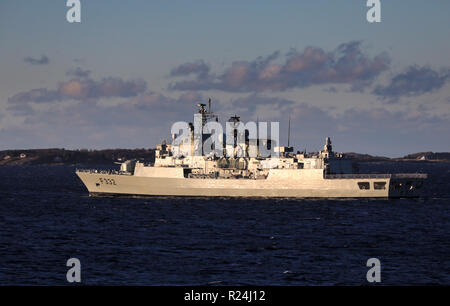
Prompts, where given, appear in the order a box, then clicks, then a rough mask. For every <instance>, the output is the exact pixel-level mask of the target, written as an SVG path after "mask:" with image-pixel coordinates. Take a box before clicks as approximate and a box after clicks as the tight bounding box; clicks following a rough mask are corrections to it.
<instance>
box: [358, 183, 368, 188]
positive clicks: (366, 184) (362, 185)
mask: <svg viewBox="0 0 450 306" xmlns="http://www.w3.org/2000/svg"><path fill="white" fill-rule="evenodd" d="M358 187H359V189H362V190H369V189H370V183H369V182H358Z"/></svg>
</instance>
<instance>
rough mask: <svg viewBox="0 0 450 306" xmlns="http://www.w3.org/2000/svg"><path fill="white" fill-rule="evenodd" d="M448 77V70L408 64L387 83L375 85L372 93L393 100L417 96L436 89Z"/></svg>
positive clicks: (449, 74) (449, 77)
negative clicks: (441, 70)
mask: <svg viewBox="0 0 450 306" xmlns="http://www.w3.org/2000/svg"><path fill="white" fill-rule="evenodd" d="M449 79H450V71H449V70H447V71H443V72H440V73H439V72H437V71H434V70H433V69H431V68H429V67H418V66H410V67H409V68H408V69H407V70H406V71H405V72H403V73H399V74H397V75H395V76H394V77H393V78H392V79H391V80H390V82H389V84H388V85H386V86H381V85H379V86H377V87H376V88H375V89H374V90H373V94H375V95H377V96H379V97H381V98H382V99H389V100H390V101H392V102H395V101H397V100H398V99H399V98H400V97H402V96H406V97H410V96H419V95H422V94H425V93H429V92H433V91H435V90H438V89H440V88H442V87H443V86H444V84H445V83H446V82H447V81H448V80H449Z"/></svg>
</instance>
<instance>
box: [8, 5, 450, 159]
mask: <svg viewBox="0 0 450 306" xmlns="http://www.w3.org/2000/svg"><path fill="white" fill-rule="evenodd" d="M365 3H366V1H363V0H361V1H360V0H349V1H324V0H318V1H317V0H315V1H313V0H305V1H189V2H188V1H167V0H166V1H136V0H135V1H100V0H89V1H87V0H84V1H83V0H81V4H82V9H81V14H82V15H81V19H82V22H81V24H70V23H68V22H67V21H66V19H65V15H66V11H67V10H68V8H67V7H66V6H65V1H56V0H54V1H51V0H48V1H21V0H14V1H13V0H11V1H10V0H5V1H2V2H1V3H0V149H10V148H39V147H40V148H44V147H66V148H85V147H87V148H111V147H128V148H134V147H152V146H154V145H156V144H157V143H158V142H159V141H160V140H161V138H164V137H166V138H167V137H168V135H167V134H168V131H169V128H170V125H171V123H172V122H173V121H175V120H183V119H184V120H192V118H191V112H192V111H193V110H194V105H195V104H196V103H197V102H199V101H201V100H203V101H204V100H206V99H207V98H208V97H211V98H212V99H213V101H214V107H215V109H216V111H217V112H218V113H219V115H221V117H222V119H224V120H225V119H227V118H228V116H230V115H233V114H234V113H235V112H238V113H239V114H241V117H242V118H243V119H244V120H255V119H256V117H258V118H260V120H262V119H265V120H267V121H270V120H280V121H282V122H281V131H282V132H283V128H285V125H286V124H285V123H284V122H283V120H285V119H286V118H287V117H288V116H289V115H291V116H292V121H293V124H292V126H293V131H292V135H293V136H292V141H293V143H294V144H295V145H296V146H297V147H298V149H303V148H304V147H307V148H308V149H310V150H317V149H320V146H321V145H322V143H323V141H324V139H325V137H326V136H331V137H332V139H333V140H334V145H335V148H336V149H337V150H339V151H344V152H345V151H356V152H361V153H371V154H379V155H387V156H401V155H404V154H407V153H411V152H418V151H450V144H449V143H448V141H447V139H448V136H447V135H448V134H449V132H450V122H449V119H450V84H449V83H450V72H449V71H450V70H449V69H450V61H449V57H450V55H449V54H450V40H449V37H450V19H449V18H448V12H449V11H450V2H449V1H447V0H436V1H433V2H430V1H419V0H409V1H406V0H397V1H386V0H384V1H383V0H382V1H381V4H382V22H381V23H378V24H369V23H368V22H367V21H366V19H365V16H366V12H367V10H368V8H367V7H366V5H365ZM430 3H431V4H430ZM283 137H284V135H282V139H283Z"/></svg>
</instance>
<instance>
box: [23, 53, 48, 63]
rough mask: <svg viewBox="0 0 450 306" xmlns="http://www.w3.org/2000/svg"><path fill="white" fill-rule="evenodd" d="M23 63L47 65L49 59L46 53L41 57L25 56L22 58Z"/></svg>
mask: <svg viewBox="0 0 450 306" xmlns="http://www.w3.org/2000/svg"><path fill="white" fill-rule="evenodd" d="M23 60H24V62H25V63H28V64H31V65H47V64H49V63H50V60H49V59H48V57H47V56H46V55H42V56H41V58H33V57H30V56H28V57H25V58H24V59H23Z"/></svg>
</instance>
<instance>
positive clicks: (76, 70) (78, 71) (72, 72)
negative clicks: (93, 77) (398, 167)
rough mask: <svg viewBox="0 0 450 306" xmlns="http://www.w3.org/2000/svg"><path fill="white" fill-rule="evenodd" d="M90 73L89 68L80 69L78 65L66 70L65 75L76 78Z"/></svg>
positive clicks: (87, 75)
mask: <svg viewBox="0 0 450 306" xmlns="http://www.w3.org/2000/svg"><path fill="white" fill-rule="evenodd" d="M90 74H91V71H90V70H87V69H86V70H84V69H82V68H80V67H77V68H74V69H69V70H68V71H67V72H66V75H67V76H73V77H76V78H87V77H89V75H90Z"/></svg>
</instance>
